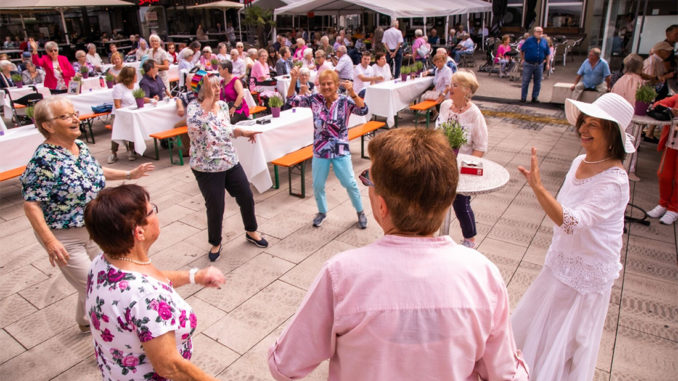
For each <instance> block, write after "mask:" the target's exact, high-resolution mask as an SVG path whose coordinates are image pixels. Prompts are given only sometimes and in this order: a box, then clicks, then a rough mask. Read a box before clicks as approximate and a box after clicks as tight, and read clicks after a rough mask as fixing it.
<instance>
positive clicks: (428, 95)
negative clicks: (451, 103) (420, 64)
mask: <svg viewBox="0 0 678 381" xmlns="http://www.w3.org/2000/svg"><path fill="white" fill-rule="evenodd" d="M438 98H440V92H439V91H438V90H429V91H427V92H425V93H424V94H422V95H421V99H422V100H424V101H429V100H431V101H434V100H437V99H438Z"/></svg>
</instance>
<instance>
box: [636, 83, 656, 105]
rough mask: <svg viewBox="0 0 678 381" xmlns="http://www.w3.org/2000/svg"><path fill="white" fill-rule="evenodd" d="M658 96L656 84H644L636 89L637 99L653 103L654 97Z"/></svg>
mask: <svg viewBox="0 0 678 381" xmlns="http://www.w3.org/2000/svg"><path fill="white" fill-rule="evenodd" d="M656 97H657V92H656V91H654V86H650V85H643V86H640V87H639V88H638V90H636V100H637V101H641V102H645V103H652V101H654V99H655V98H656Z"/></svg>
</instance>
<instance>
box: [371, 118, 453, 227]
mask: <svg viewBox="0 0 678 381" xmlns="http://www.w3.org/2000/svg"><path fill="white" fill-rule="evenodd" d="M368 150H369V155H370V157H371V159H372V167H371V169H370V177H371V179H372V181H373V182H374V190H375V191H376V193H377V194H379V195H380V196H381V197H383V198H384V200H385V201H386V205H387V207H388V210H389V213H390V215H391V222H392V223H393V225H394V226H395V227H396V228H397V229H398V230H400V231H401V232H408V233H416V234H420V235H428V234H432V233H434V232H435V231H436V230H438V228H440V225H441V224H442V223H443V218H444V216H445V212H446V211H447V209H448V208H449V207H450V205H451V204H452V201H453V200H454V197H455V195H456V191H457V182H458V180H459V174H458V172H457V159H456V156H455V154H454V152H453V151H452V148H450V144H449V143H448V141H447V138H446V137H445V136H444V135H443V133H442V132H440V131H434V130H425V129H421V128H398V129H395V130H390V131H388V132H385V133H382V134H379V135H377V137H376V138H374V139H372V140H370V144H369V146H368Z"/></svg>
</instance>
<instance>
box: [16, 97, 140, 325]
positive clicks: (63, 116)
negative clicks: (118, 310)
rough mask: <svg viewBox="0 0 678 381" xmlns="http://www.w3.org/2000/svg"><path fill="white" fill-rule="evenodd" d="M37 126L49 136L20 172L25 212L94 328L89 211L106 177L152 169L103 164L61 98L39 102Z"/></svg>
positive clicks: (79, 314)
mask: <svg viewBox="0 0 678 381" xmlns="http://www.w3.org/2000/svg"><path fill="white" fill-rule="evenodd" d="M35 125H36V126H37V127H38V130H39V131H40V133H42V134H43V135H44V136H45V142H44V143H42V144H40V145H39V146H38V148H36V150H35V153H34V154H33V157H32V158H31V160H30V161H29V162H28V165H27V166H26V171H25V172H24V173H23V175H22V176H21V184H22V186H23V187H22V193H23V197H24V200H25V201H24V211H25V212H26V217H28V220H29V221H30V222H31V225H32V226H33V230H34V231H35V236H36V237H37V238H38V242H40V244H41V245H42V246H43V247H44V248H45V250H46V251H47V254H48V255H49V262H50V264H51V265H52V266H57V265H58V266H59V269H60V270H61V272H62V273H63V274H64V276H65V277H66V280H68V282H69V283H70V284H71V285H72V286H73V288H75V289H76V290H77V291H78V304H77V307H76V310H75V320H76V322H77V323H78V325H79V326H80V330H82V331H83V332H87V331H89V319H88V318H87V314H86V313H85V287H86V281H87V271H88V270H89V265H90V259H91V258H94V256H95V255H97V254H99V252H100V250H99V248H98V247H97V246H96V245H95V244H94V243H93V242H92V241H91V240H90V239H89V236H88V235H87V232H86V231H85V227H84V226H85V221H84V210H85V206H86V205H87V203H89V202H90V201H91V200H92V199H94V198H95V197H96V196H97V194H98V193H99V191H100V190H101V189H103V187H104V185H106V180H123V179H127V180H129V179H138V178H140V177H142V176H145V175H146V173H147V172H149V171H151V170H153V164H150V163H146V164H141V165H140V166H138V167H136V168H135V169H133V170H131V171H121V170H117V169H111V168H106V167H104V168H102V167H101V166H100V165H99V163H98V162H97V161H96V160H95V159H94V157H92V155H91V154H90V151H89V149H88V148H87V145H85V143H83V142H82V141H80V140H78V137H79V136H80V122H79V121H78V112H77V111H74V109H73V104H72V103H71V102H70V101H69V100H67V99H65V98H63V97H59V96H53V97H49V98H45V99H43V100H42V101H40V102H38V104H37V105H36V106H35Z"/></svg>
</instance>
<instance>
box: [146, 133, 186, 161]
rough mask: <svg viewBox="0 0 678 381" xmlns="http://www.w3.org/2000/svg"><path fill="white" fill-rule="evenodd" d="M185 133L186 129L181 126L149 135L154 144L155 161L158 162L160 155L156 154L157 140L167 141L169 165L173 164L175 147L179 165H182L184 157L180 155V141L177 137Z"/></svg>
mask: <svg viewBox="0 0 678 381" xmlns="http://www.w3.org/2000/svg"><path fill="white" fill-rule="evenodd" d="M187 133H188V127H186V126H183V127H177V128H172V129H169V130H165V131H161V132H156V133H155V134H151V135H149V136H150V137H152V138H153V143H154V144H155V160H160V153H159V152H158V140H160V141H162V140H167V144H168V146H169V155H170V163H172V164H174V152H173V147H174V145H176V147H177V153H178V155H179V165H184V156H183V155H182V154H181V139H179V136H181V135H183V134H187Z"/></svg>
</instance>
